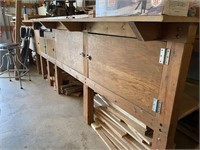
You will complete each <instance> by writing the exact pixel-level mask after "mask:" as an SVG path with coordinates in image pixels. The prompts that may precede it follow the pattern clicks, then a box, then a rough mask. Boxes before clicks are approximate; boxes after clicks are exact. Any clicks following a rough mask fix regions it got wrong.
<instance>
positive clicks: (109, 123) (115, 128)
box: [95, 111, 127, 138]
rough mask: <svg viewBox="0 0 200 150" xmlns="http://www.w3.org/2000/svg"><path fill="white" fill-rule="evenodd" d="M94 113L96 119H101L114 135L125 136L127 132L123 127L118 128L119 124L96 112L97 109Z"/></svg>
mask: <svg viewBox="0 0 200 150" xmlns="http://www.w3.org/2000/svg"><path fill="white" fill-rule="evenodd" d="M95 115H96V116H97V118H98V119H100V120H101V121H103V122H104V123H105V124H106V125H107V126H108V127H109V128H110V129H112V131H113V132H114V133H115V134H116V135H118V136H119V137H121V138H122V137H123V136H125V135H126V134H127V133H126V131H124V130H123V129H121V128H119V126H117V125H116V124H115V123H114V122H112V121H111V120H110V119H108V118H106V117H104V116H103V115H101V114H100V113H98V111H95Z"/></svg>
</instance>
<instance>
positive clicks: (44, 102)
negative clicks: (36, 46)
mask: <svg viewBox="0 0 200 150" xmlns="http://www.w3.org/2000/svg"><path fill="white" fill-rule="evenodd" d="M34 70H35V69H34ZM31 77H32V81H28V80H24V81H23V87H24V89H23V90H21V89H20V88H19V82H18V81H16V80H13V81H12V82H9V80H8V79H2V78H1V79H0V110H1V112H0V149H1V150H22V149H29V150H54V149H55V150H78V149H84V150H86V149H88V150H98V149H99V150H104V149H107V147H106V146H105V144H104V143H103V142H102V140H101V139H100V138H99V137H98V135H97V134H96V133H95V131H94V130H93V129H92V128H91V127H90V126H88V125H87V124H85V122H84V120H83V113H82V112H83V107H82V106H83V101H82V98H76V97H69V96H62V95H58V94H57V93H56V91H54V89H53V88H52V87H50V86H49V85H48V82H47V81H45V80H44V79H42V77H41V75H38V73H37V72H36V71H33V72H32V74H31ZM25 78H27V79H28V77H25Z"/></svg>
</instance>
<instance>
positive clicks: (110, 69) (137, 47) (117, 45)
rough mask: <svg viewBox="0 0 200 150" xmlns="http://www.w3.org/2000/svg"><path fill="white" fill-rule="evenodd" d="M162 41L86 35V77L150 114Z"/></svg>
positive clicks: (156, 85) (163, 43)
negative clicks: (87, 69)
mask: <svg viewBox="0 0 200 150" xmlns="http://www.w3.org/2000/svg"><path fill="white" fill-rule="evenodd" d="M162 47H166V43H165V42H157V41H153V42H152V41H151V42H141V41H138V40H136V39H130V38H119V37H112V36H103V35H92V34H90V35H89V36H88V49H89V50H88V51H89V55H91V57H92V59H91V60H90V61H89V78H90V79H91V80H93V81H95V82H97V83H99V84H100V85H102V86H104V87H105V88H107V89H109V90H110V91H112V92H114V93H116V94H117V95H119V96H121V97H123V98H125V99H127V100H128V101H129V102H131V103H134V104H136V105H138V106H139V107H142V108H144V109H145V110H147V111H149V112H152V111H151V108H152V101H153V98H154V97H157V96H158V92H159V86H160V81H161V74H162V68H163V65H161V64H159V63H158V60H159V54H160V48H162Z"/></svg>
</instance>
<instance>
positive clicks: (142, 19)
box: [23, 15, 199, 23]
mask: <svg viewBox="0 0 200 150" xmlns="http://www.w3.org/2000/svg"><path fill="white" fill-rule="evenodd" d="M23 22H194V23H197V22H199V18H197V17H182V16H180V17H178V16H166V15H161V16H127V17H100V18H81V19H67V18H66V16H63V17H50V18H45V19H44V18H43V19H32V20H25V21H23Z"/></svg>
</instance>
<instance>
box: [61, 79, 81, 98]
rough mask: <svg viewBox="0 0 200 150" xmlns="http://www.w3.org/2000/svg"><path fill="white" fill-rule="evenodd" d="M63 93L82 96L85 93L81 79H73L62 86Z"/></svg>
mask: <svg viewBox="0 0 200 150" xmlns="http://www.w3.org/2000/svg"><path fill="white" fill-rule="evenodd" d="M60 91H61V94H64V95H68V96H69V95H71V96H77V97H80V96H81V95H83V85H82V84H81V83H80V82H79V81H75V80H71V81H69V82H68V83H67V84H64V85H61V86H60Z"/></svg>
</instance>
